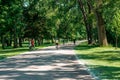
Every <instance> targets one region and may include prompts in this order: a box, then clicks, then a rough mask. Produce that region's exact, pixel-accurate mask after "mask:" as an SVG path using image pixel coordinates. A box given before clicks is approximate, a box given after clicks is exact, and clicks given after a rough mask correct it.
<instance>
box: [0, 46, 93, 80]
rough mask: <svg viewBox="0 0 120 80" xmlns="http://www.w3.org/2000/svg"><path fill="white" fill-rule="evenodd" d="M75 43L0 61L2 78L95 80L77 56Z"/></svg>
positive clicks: (20, 79) (17, 79) (11, 79)
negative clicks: (74, 48)
mask: <svg viewBox="0 0 120 80" xmlns="http://www.w3.org/2000/svg"><path fill="white" fill-rule="evenodd" d="M73 47H74V45H73V44H67V45H64V46H61V47H59V49H58V50H56V49H55V46H51V47H47V48H45V49H40V50H37V51H30V52H26V53H23V54H20V55H17V56H13V57H10V58H7V59H4V60H2V61H0V80H94V78H93V77H92V76H91V75H90V74H89V72H88V71H87V69H86V67H85V66H83V65H82V64H79V62H78V60H77V59H76V57H75V53H74V50H73Z"/></svg>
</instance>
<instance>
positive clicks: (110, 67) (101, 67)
mask: <svg viewBox="0 0 120 80" xmlns="http://www.w3.org/2000/svg"><path fill="white" fill-rule="evenodd" d="M75 50H76V54H77V57H78V58H79V60H80V61H83V62H84V64H85V66H87V67H88V68H89V69H90V72H91V73H93V74H94V75H95V76H96V77H98V78H96V79H97V80H120V48H118V49H115V48H114V47H97V46H88V45H87V44H86V43H81V44H80V45H78V46H76V47H75Z"/></svg>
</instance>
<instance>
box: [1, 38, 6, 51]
mask: <svg viewBox="0 0 120 80" xmlns="http://www.w3.org/2000/svg"><path fill="white" fill-rule="evenodd" d="M1 40H2V49H5V40H4V36H2V37H1Z"/></svg>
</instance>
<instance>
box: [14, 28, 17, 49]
mask: <svg viewBox="0 0 120 80" xmlns="http://www.w3.org/2000/svg"><path fill="white" fill-rule="evenodd" d="M17 47H18V42H17V31H16V26H14V48H17Z"/></svg>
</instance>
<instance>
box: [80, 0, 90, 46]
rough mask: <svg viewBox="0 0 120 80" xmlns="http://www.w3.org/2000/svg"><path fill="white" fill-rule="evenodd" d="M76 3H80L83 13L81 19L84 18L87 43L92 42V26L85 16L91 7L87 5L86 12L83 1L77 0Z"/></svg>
mask: <svg viewBox="0 0 120 80" xmlns="http://www.w3.org/2000/svg"><path fill="white" fill-rule="evenodd" d="M78 3H79V5H80V9H81V12H82V15H83V20H84V23H85V27H86V32H87V40H88V44H92V26H91V25H90V23H89V22H88V20H87V18H88V16H87V14H90V11H91V10H90V9H91V8H90V7H89V6H88V10H89V13H87V12H86V11H85V7H84V5H83V2H82V1H81V0H78Z"/></svg>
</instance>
